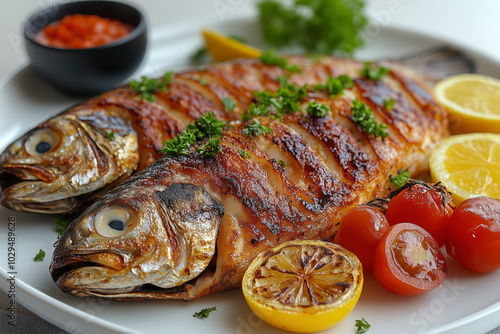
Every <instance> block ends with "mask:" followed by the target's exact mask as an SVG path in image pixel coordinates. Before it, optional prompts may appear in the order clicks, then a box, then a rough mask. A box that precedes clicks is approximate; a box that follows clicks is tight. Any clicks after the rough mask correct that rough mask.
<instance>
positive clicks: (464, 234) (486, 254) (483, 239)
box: [446, 197, 500, 273]
mask: <svg viewBox="0 0 500 334" xmlns="http://www.w3.org/2000/svg"><path fill="white" fill-rule="evenodd" d="M446 251H447V253H448V254H449V255H451V256H452V257H453V258H455V260H457V261H458V263H460V264H461V265H463V266H464V267H465V268H467V269H469V270H472V271H475V272H478V273H487V272H490V271H493V270H495V269H498V268H500V201H498V200H496V199H493V198H491V197H474V198H469V199H467V200H465V201H463V202H462V203H460V205H458V206H457V208H456V209H455V212H453V215H452V216H451V220H450V224H449V226H448V240H447V241H446Z"/></svg>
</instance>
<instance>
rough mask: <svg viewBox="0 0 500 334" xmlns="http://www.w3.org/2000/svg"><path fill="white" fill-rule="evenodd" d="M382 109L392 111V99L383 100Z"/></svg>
mask: <svg viewBox="0 0 500 334" xmlns="http://www.w3.org/2000/svg"><path fill="white" fill-rule="evenodd" d="M384 107H385V108H386V109H387V110H392V108H394V99H385V100H384Z"/></svg>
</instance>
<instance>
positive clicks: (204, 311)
mask: <svg viewBox="0 0 500 334" xmlns="http://www.w3.org/2000/svg"><path fill="white" fill-rule="evenodd" d="M213 311H217V306H214V307H209V308H204V309H202V310H201V311H200V312H196V313H195V314H193V317H195V318H198V319H205V318H208V316H209V315H210V312H213Z"/></svg>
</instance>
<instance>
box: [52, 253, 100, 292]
mask: <svg viewBox="0 0 500 334" xmlns="http://www.w3.org/2000/svg"><path fill="white" fill-rule="evenodd" d="M83 267H104V265H102V264H100V263H97V262H94V261H91V260H89V259H88V258H87V257H86V256H84V255H65V256H62V257H59V258H57V259H54V260H53V261H52V263H51V264H50V268H49V271H50V275H51V276H52V279H53V280H54V282H56V284H57V285H60V282H59V281H60V280H61V278H62V277H63V276H64V275H65V274H68V273H70V272H72V271H73V270H76V269H79V268H83Z"/></svg>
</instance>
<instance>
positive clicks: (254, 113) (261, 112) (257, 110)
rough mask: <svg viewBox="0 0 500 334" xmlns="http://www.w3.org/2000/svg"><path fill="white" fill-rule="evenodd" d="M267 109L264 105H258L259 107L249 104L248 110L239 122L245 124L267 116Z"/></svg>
mask: <svg viewBox="0 0 500 334" xmlns="http://www.w3.org/2000/svg"><path fill="white" fill-rule="evenodd" d="M269 109H270V108H269V107H268V106H267V105H265V104H259V106H256V105H255V103H252V104H250V107H249V108H248V110H247V111H246V112H245V113H243V114H241V121H242V122H243V123H246V122H248V121H249V120H250V119H252V118H254V117H259V116H269V115H270V113H269Z"/></svg>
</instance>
